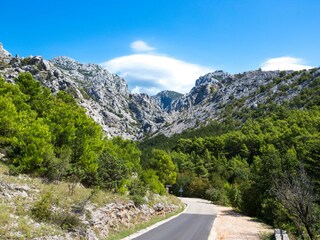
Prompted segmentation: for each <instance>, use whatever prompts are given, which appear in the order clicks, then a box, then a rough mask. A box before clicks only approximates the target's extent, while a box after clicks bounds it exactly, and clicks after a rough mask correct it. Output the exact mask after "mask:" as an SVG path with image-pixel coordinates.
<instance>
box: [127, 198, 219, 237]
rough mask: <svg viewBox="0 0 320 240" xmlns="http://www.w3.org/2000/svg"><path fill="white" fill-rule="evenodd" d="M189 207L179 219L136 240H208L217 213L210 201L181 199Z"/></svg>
mask: <svg viewBox="0 0 320 240" xmlns="http://www.w3.org/2000/svg"><path fill="white" fill-rule="evenodd" d="M181 200H182V201H183V202H184V203H186V204H187V205H188V207H187V209H186V211H185V212H183V213H182V214H181V215H179V216H178V217H176V218H174V219H172V220H170V221H168V222H166V223H164V224H162V225H160V226H158V227H156V228H154V229H152V230H150V231H148V232H146V233H144V234H142V235H140V236H138V237H136V238H132V239H135V240H207V239H208V237H209V234H210V231H211V229H212V225H213V222H214V219H215V217H216V213H215V211H214V208H213V205H212V204H210V202H209V201H206V200H203V199H196V198H181Z"/></svg>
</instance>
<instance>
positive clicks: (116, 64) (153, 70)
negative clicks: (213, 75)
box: [101, 53, 213, 95]
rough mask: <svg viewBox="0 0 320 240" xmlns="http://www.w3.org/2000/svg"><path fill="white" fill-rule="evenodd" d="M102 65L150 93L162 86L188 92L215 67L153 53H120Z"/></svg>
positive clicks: (136, 90)
mask: <svg viewBox="0 0 320 240" xmlns="http://www.w3.org/2000/svg"><path fill="white" fill-rule="evenodd" d="M101 65H102V66H103V67H105V68H106V69H108V70H109V71H111V72H113V73H117V74H118V75H120V76H121V77H123V78H124V79H126V81H127V82H128V85H129V88H131V89H132V91H133V92H145V93H148V94H150V95H154V94H156V93H157V92H159V91H161V90H173V91H177V92H180V93H186V92H189V91H190V90H191V88H192V87H193V86H194V84H195V81H196V80H197V79H198V78H199V77H200V76H202V75H204V74H206V73H208V72H212V71H213V70H212V69H210V68H208V67H203V66H200V65H197V64H192V63H188V62H185V61H182V60H178V59H175V58H172V57H168V56H163V55H159V54H154V53H153V54H132V55H128V56H123V57H118V58H114V59H111V60H110V61H107V62H104V63H102V64H101Z"/></svg>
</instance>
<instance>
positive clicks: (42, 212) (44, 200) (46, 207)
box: [31, 192, 53, 221]
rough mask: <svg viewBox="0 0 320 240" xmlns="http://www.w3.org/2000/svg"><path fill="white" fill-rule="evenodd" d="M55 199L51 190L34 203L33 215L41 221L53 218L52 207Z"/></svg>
mask: <svg viewBox="0 0 320 240" xmlns="http://www.w3.org/2000/svg"><path fill="white" fill-rule="evenodd" d="M52 203H53V199H52V194H51V192H47V193H45V194H44V195H43V196H42V197H41V199H40V200H39V201H37V202H35V203H34V205H33V207H32V208H31V214H32V216H33V217H34V218H35V219H36V220H39V221H49V220H51V218H52V211H51V207H52Z"/></svg>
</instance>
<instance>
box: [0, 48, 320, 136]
mask: <svg viewBox="0 0 320 240" xmlns="http://www.w3.org/2000/svg"><path fill="white" fill-rule="evenodd" d="M26 71H28V72H30V73H31V74H32V75H33V76H34V78H35V79H37V80H39V81H40V82H41V83H42V84H43V85H45V86H47V87H49V88H50V89H51V90H52V91H53V92H57V91H58V90H64V91H66V92H68V93H70V94H72V95H73V96H74V97H75V99H76V100H77V102H78V103H79V104H80V105H81V106H82V107H84V108H85V109H86V111H87V114H88V115H89V116H91V117H92V118H93V119H94V120H95V121H96V122H97V123H99V124H100V125H101V126H102V127H103V130H104V131H105V132H106V134H107V135H108V136H122V137H124V138H128V139H141V138H143V137H145V136H150V135H154V134H160V133H162V134H164V135H166V136H171V135H173V134H175V133H180V132H182V131H184V130H186V129H191V128H197V127H199V126H203V125H207V124H208V123H210V122H211V121H212V120H215V119H221V118H223V117H224V115H225V114H226V113H230V112H237V111H241V109H246V108H249V109H255V108H259V106H261V105H262V104H266V103H275V104H282V103H284V102H287V101H289V100H290V99H293V98H295V97H297V96H300V95H301V94H303V92H304V90H305V89H309V88H310V87H311V86H312V84H313V83H314V82H315V81H317V79H318V77H319V76H320V68H315V69H311V70H304V71H298V72H293V71H259V70H257V71H249V72H244V73H240V74H234V75H231V74H228V73H225V72H223V71H216V72H213V73H208V74H206V75H204V76H201V77H200V78H199V79H198V80H196V83H195V86H194V87H193V88H192V89H191V91H190V92H189V93H187V94H185V95H181V94H179V93H176V92H173V91H163V92H161V93H159V94H157V95H156V96H154V97H150V96H148V95H147V94H132V93H130V91H129V90H128V86H127V84H126V82H125V80H124V79H122V78H120V77H119V76H117V75H115V74H112V73H110V72H108V71H107V70H106V69H104V68H102V67H101V66H99V65H96V64H82V63H79V62H77V61H75V60H73V59H71V58H68V57H57V58H55V59H52V60H50V61H46V60H45V59H43V58H41V57H28V58H19V57H12V56H11V55H10V54H9V53H8V52H7V51H6V50H4V49H3V48H2V46H1V48H0V75H1V76H3V78H4V79H5V80H6V81H10V82H14V79H15V78H16V77H17V76H18V74H19V73H20V72H26Z"/></svg>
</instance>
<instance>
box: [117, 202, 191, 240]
mask: <svg viewBox="0 0 320 240" xmlns="http://www.w3.org/2000/svg"><path fill="white" fill-rule="evenodd" d="M185 205H186V208H185V209H184V210H183V211H182V212H180V213H178V214H177V215H174V216H172V217H170V218H167V219H164V220H162V221H160V222H157V223H155V224H153V225H151V226H149V227H147V228H145V229H142V230H139V231H138V232H136V233H133V234H131V235H129V236H127V237H125V238H122V240H132V239H134V238H136V237H139V236H141V235H142V234H145V233H147V232H149V231H151V230H152V229H154V228H156V227H159V226H161V225H162V224H165V223H166V222H169V221H171V220H172V219H175V218H177V217H179V216H180V215H181V214H183V213H185V212H186V211H187V209H188V207H189V206H188V205H187V204H185Z"/></svg>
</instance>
